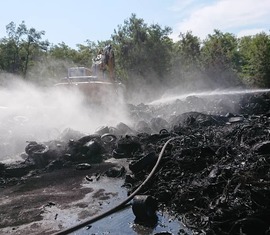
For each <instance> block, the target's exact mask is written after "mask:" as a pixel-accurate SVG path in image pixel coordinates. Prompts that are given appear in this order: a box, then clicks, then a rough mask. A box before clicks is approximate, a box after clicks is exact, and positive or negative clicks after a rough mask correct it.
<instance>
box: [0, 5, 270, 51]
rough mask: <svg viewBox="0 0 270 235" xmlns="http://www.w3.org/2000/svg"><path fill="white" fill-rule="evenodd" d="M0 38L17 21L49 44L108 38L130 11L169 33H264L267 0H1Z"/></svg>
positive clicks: (268, 7) (268, 23) (269, 8)
mask: <svg viewBox="0 0 270 235" xmlns="http://www.w3.org/2000/svg"><path fill="white" fill-rule="evenodd" d="M1 9H2V11H1V12H0V38H3V37H5V36H7V35H6V25H7V24H9V23H10V22H11V21H13V22H14V23H15V24H16V25H19V24H20V23H21V22H22V21H23V20H24V21H25V24H26V26H27V27H28V28H30V27H34V28H35V29H36V30H39V31H41V30H44V31H45V32H46V34H45V36H44V37H43V39H48V40H49V42H50V43H53V44H58V43H61V42H64V43H66V44H67V45H68V46H70V47H73V48H76V44H79V43H80V44H85V41H86V40H87V39H88V40H90V41H103V40H107V39H110V37H111V34H113V32H114V29H117V26H118V25H123V24H124V20H127V19H129V18H130V16H131V14H132V13H135V14H136V16H137V17H138V18H143V19H144V21H145V23H147V24H148V25H150V24H152V23H158V24H159V25H161V26H162V27H164V26H169V27H171V28H172V29H173V34H172V35H171V37H172V38H174V39H177V38H178V35H179V34H180V32H182V33H185V32H187V31H192V32H193V34H194V35H196V36H199V37H200V38H201V39H204V38H205V37H206V36H207V35H208V34H211V33H213V30H214V29H219V30H221V31H222V32H229V33H234V34H235V35H236V36H243V35H253V34H256V33H258V32H261V31H264V32H266V33H269V30H270V21H269V12H270V0H257V1H256V0H205V1H202V0H201V1H200V0H103V1H98V0H95V1H93V0H77V1H74V0H46V1H43V2H42V1H38V0H25V1H21V0H9V1H1Z"/></svg>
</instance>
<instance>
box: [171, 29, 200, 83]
mask: <svg viewBox="0 0 270 235" xmlns="http://www.w3.org/2000/svg"><path fill="white" fill-rule="evenodd" d="M179 38H180V39H179V41H177V42H175V43H174V47H173V48H174V49H173V54H172V61H173V62H172V63H173V70H172V76H173V77H174V78H175V80H176V81H181V82H183V81H187V80H190V79H194V75H195V73H197V72H198V71H199V70H200V54H201V48H200V47H201V42H200V39H199V38H198V37H196V36H194V35H193V34H192V32H190V31H188V32H187V33H180V35H179Z"/></svg>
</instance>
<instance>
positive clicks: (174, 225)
mask: <svg viewBox="0 0 270 235" xmlns="http://www.w3.org/2000/svg"><path fill="white" fill-rule="evenodd" d="M157 216H158V220H157V223H156V224H155V225H154V226H152V227H146V226H142V225H139V224H135V222H134V220H135V216H134V214H133V212H132V209H131V206H130V207H127V208H125V209H123V210H121V211H119V212H117V213H114V214H112V215H110V216H108V217H106V218H103V219H101V220H99V221H96V222H95V223H93V224H90V225H89V227H88V228H82V229H80V230H78V231H76V232H74V233H72V234H77V235H89V234H95V235H101V234H110V235H118V234H131V235H150V234H156V233H161V232H169V233H171V234H179V231H180V230H181V229H182V231H185V232H186V234H191V232H190V231H189V230H188V229H187V228H186V227H184V225H183V224H181V222H180V221H178V220H177V219H174V218H172V217H170V216H169V215H168V214H164V213H161V212H158V213H157Z"/></svg>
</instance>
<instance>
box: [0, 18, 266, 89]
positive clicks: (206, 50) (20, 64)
mask: <svg viewBox="0 0 270 235" xmlns="http://www.w3.org/2000/svg"><path fill="white" fill-rule="evenodd" d="M6 32H7V37H4V38H1V39H0V71H3V72H8V73H12V74H17V75H21V76H23V77H24V78H27V79H31V80H33V81H37V82H42V83H43V84H45V83H47V82H48V81H49V80H50V79H49V78H51V79H53V80H55V79H60V78H61V77H63V76H66V72H67V68H68V67H71V66H84V67H91V66H92V59H93V58H95V57H96V55H97V54H98V52H99V51H100V49H103V48H104V47H105V46H107V45H109V44H110V45H112V47H113V50H114V54H115V64H116V77H118V78H119V77H120V78H121V79H122V81H125V83H126V85H127V86H130V87H134V84H136V83H139V84H142V85H149V86H154V85H153V84H157V85H158V86H170V85H173V86H174V85H180V86H181V85H182V84H184V83H190V84H192V86H193V85H194V84H199V83H201V84H206V83H211V84H214V85H213V87H218V86H223V87H224V86H227V87H229V86H235V85H239V84H241V82H244V83H245V84H248V85H249V86H255V87H270V36H269V34H266V33H264V32H262V33H259V34H257V35H255V36H245V37H242V38H239V39H238V38H236V37H235V36H234V35H233V34H231V33H223V32H221V31H219V30H214V33H213V34H209V35H208V37H207V38H206V40H204V41H201V40H200V39H199V38H198V37H196V36H194V35H193V34H192V32H190V31H187V32H186V33H180V35H179V40H178V41H177V42H173V41H172V39H171V38H170V37H169V35H170V34H171V32H172V30H171V28H170V27H161V26H160V25H159V24H151V25H147V24H146V23H145V22H144V20H143V19H140V18H137V17H136V15H135V14H132V15H131V17H130V18H129V19H127V20H125V21H124V24H123V25H119V26H118V27H117V29H116V30H114V33H113V34H112V37H111V39H109V40H106V41H98V42H97V43H95V42H91V41H86V44H78V45H77V49H73V48H70V47H69V46H68V45H66V44H65V43H64V42H62V43H59V44H58V45H51V44H50V43H49V42H48V41H47V40H45V41H44V40H42V37H43V36H44V35H45V32H44V31H38V30H36V29H35V28H28V27H27V26H26V24H25V22H24V21H22V22H21V23H20V24H19V25H18V26H16V24H15V23H14V22H10V23H9V24H8V25H7V26H6ZM41 80H42V81H41ZM193 87H194V86H193Z"/></svg>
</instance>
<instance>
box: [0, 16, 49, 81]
mask: <svg viewBox="0 0 270 235" xmlns="http://www.w3.org/2000/svg"><path fill="white" fill-rule="evenodd" d="M6 31H7V35H8V37H7V38H3V39H1V47H0V48H1V60H0V67H1V69H2V70H5V71H7V72H11V73H16V74H21V75H23V76H24V77H25V76H26V73H27V70H28V66H29V65H31V63H32V62H33V61H34V60H36V59H37V55H39V54H40V53H41V52H42V51H44V50H45V51H46V50H47V47H48V45H49V43H48V41H41V39H42V35H44V34H45V32H44V31H37V30H36V29H34V28H30V29H28V28H27V27H26V25H25V23H24V21H22V23H21V24H20V25H19V26H18V27H16V25H15V23H14V22H11V23H9V24H8V25H7V26H6Z"/></svg>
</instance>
